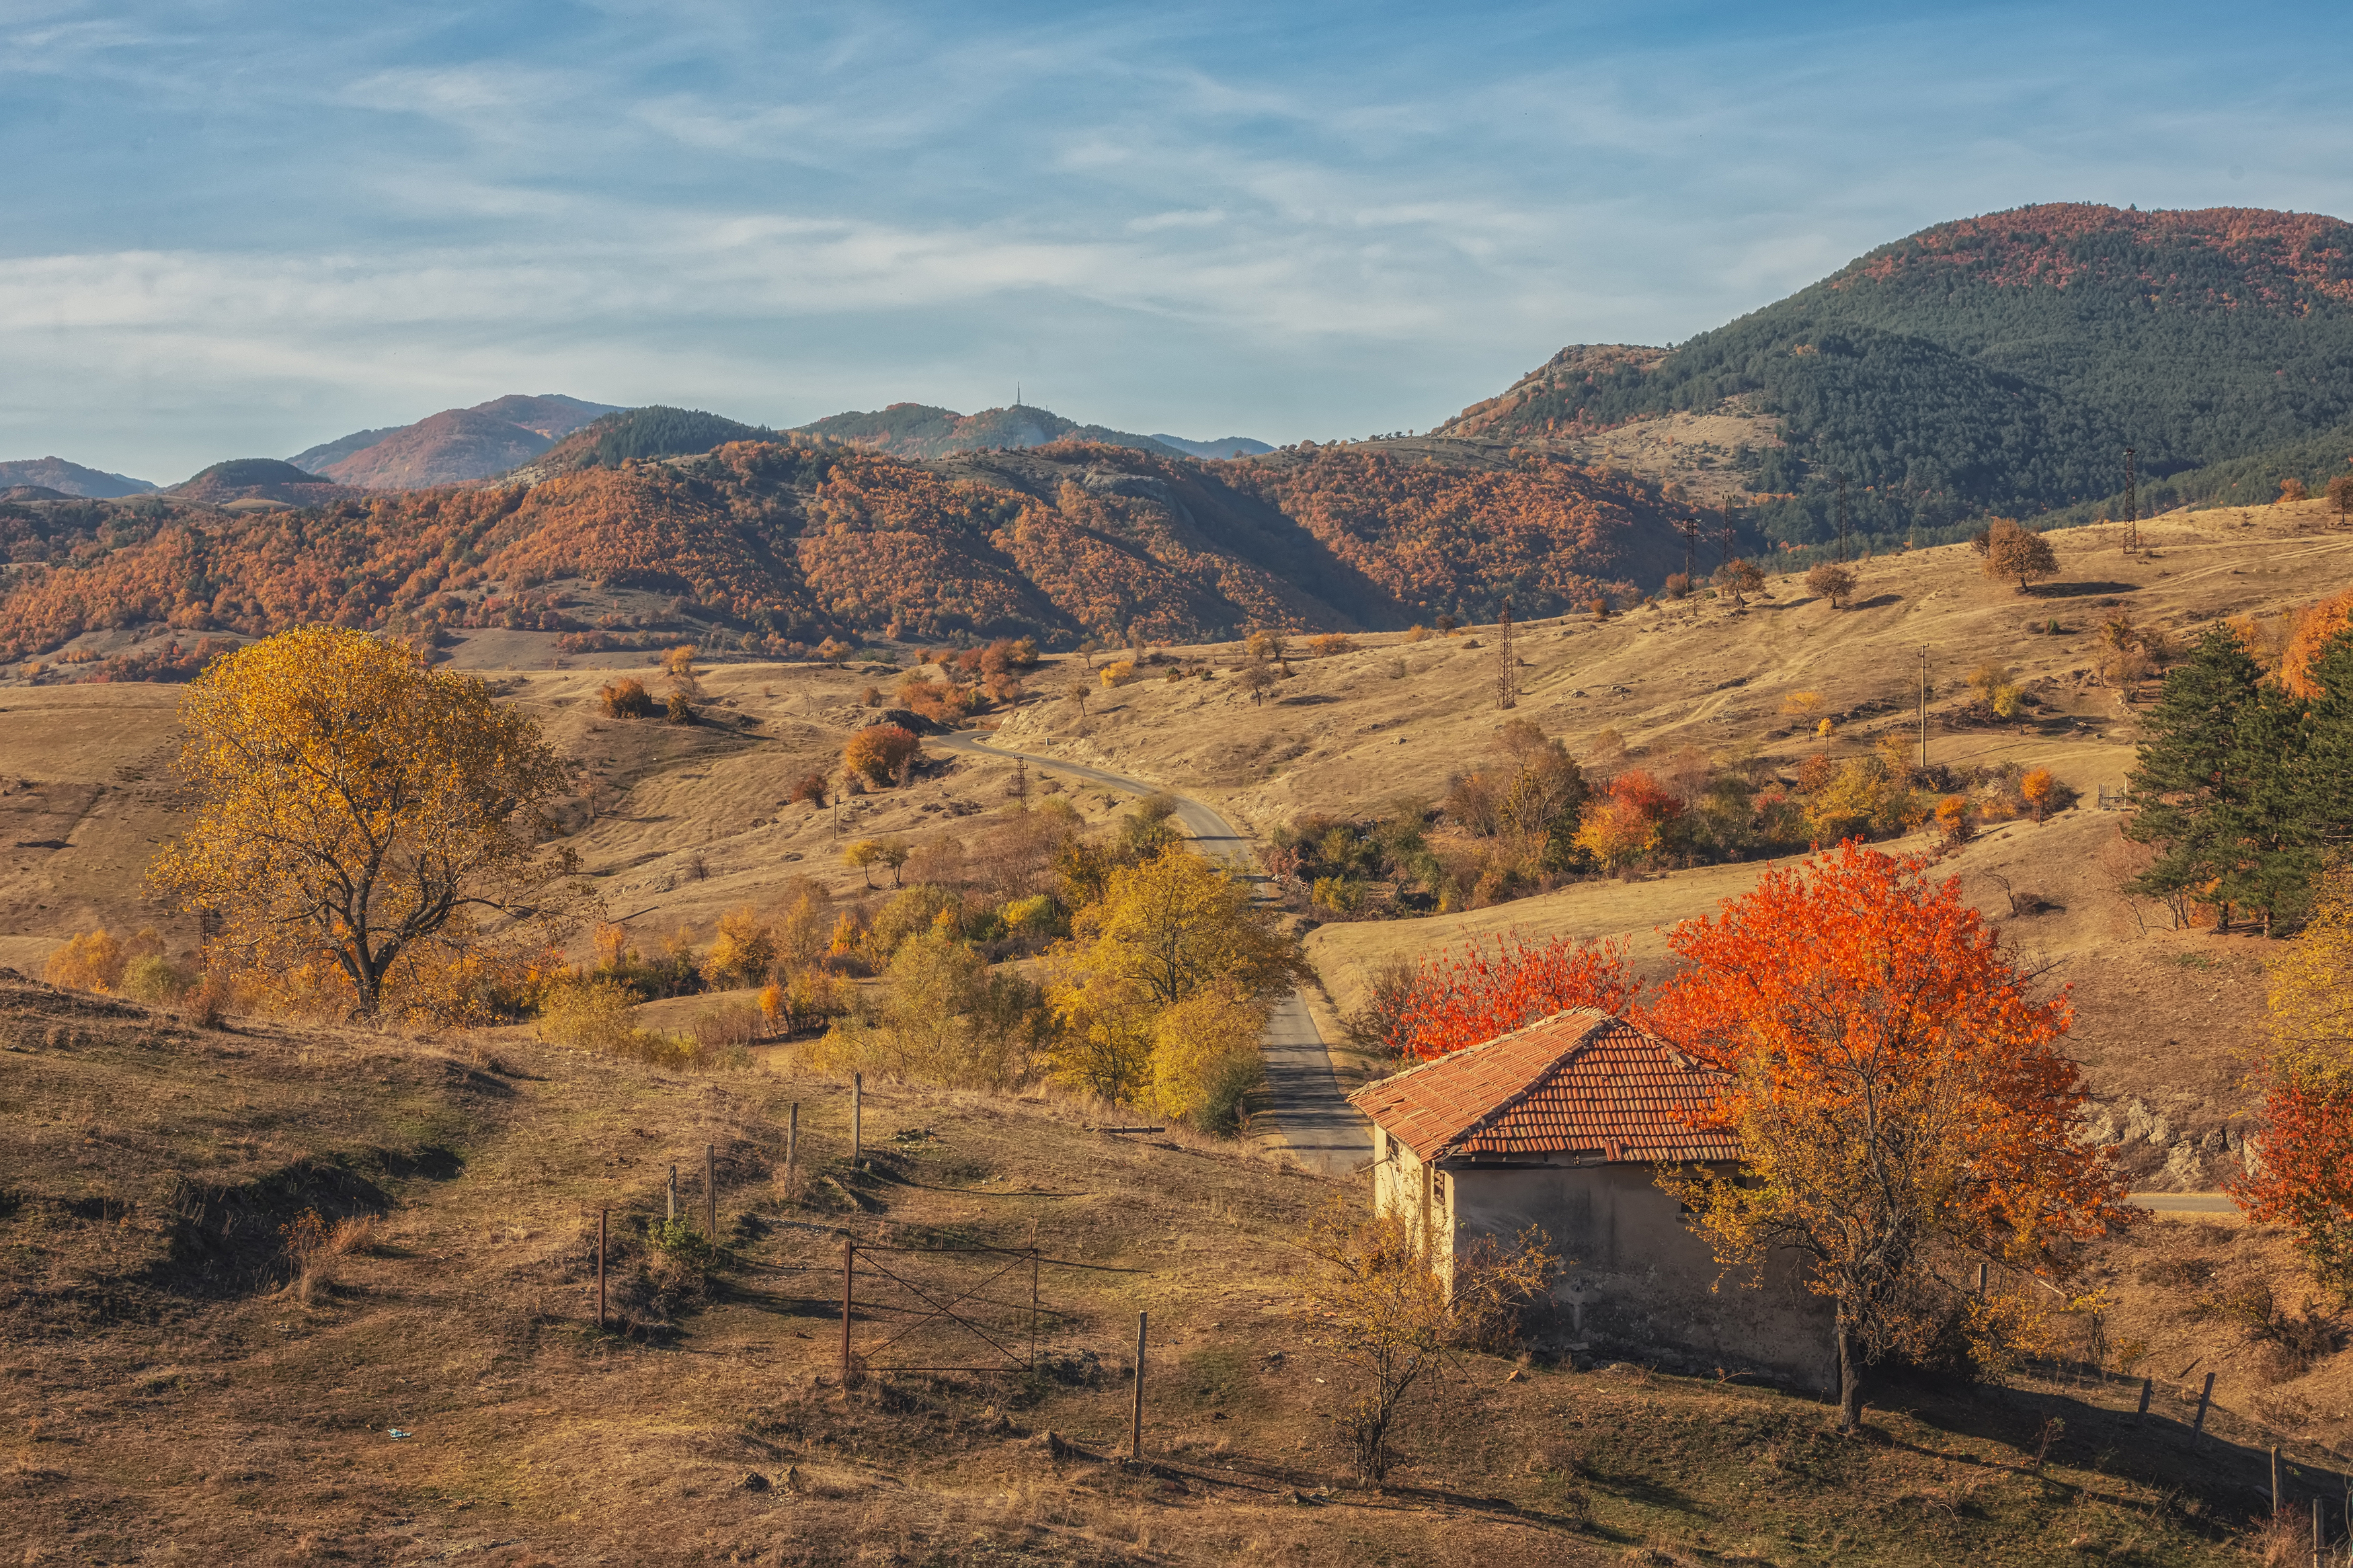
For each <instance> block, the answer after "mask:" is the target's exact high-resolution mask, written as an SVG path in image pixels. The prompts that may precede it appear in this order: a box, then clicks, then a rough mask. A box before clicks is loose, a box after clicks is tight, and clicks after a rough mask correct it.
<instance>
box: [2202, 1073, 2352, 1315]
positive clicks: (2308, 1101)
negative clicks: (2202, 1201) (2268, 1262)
mask: <svg viewBox="0 0 2353 1568" xmlns="http://www.w3.org/2000/svg"><path fill="white" fill-rule="evenodd" d="M2263 1121H2264V1127H2263V1131H2261V1132H2259V1133H2257V1134H2256V1135H2255V1136H2254V1138H2253V1143H2254V1147H2255V1167H2256V1168H2255V1169H2254V1170H2253V1171H2251V1172H2247V1173H2242V1174H2240V1175H2238V1176H2237V1177H2235V1178H2233V1179H2232V1181H2231V1182H2230V1183H2229V1184H2228V1186H2229V1188H2230V1193H2231V1195H2232V1197H2233V1198H2235V1199H2236V1200H2237V1201H2238V1205H2239V1207H2240V1208H2241V1209H2242V1211H2244V1213H2245V1214H2246V1215H2247V1217H2248V1218H2249V1219H2253V1220H2258V1221H2263V1222H2265V1223H2268V1224H2272V1225H2282V1226H2287V1227H2288V1228H2289V1229H2290V1230H2292V1231H2294V1232H2295V1244H2296V1248H2297V1250H2298V1251H2300V1252H2302V1253H2303V1254H2304V1255H2305V1261H2306V1263H2307V1264H2308V1265H2309V1266H2310V1268H2311V1269H2312V1275H2313V1278H2314V1279H2316V1280H2318V1281H2319V1282H2320V1283H2322V1284H2323V1285H2326V1286H2328V1287H2329V1288H2330V1289H2335V1290H2337V1291H2338V1292H2339V1293H2341V1294H2346V1295H2353V1075H2348V1074H2346V1073H2341V1072H2339V1073H2328V1072H2321V1071H2312V1070H2306V1071H2297V1070H2295V1069H2293V1068H2285V1067H2275V1068H2274V1069H2273V1071H2272V1077H2271V1083H2270V1089H2269V1091H2268V1092H2267V1093H2266V1094H2265V1095H2264V1096H2263Z"/></svg>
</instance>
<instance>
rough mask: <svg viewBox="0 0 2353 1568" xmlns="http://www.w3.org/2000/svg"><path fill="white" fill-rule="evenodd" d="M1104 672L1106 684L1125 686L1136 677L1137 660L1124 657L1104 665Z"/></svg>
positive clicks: (1104, 682)
mask: <svg viewBox="0 0 2353 1568" xmlns="http://www.w3.org/2000/svg"><path fill="white" fill-rule="evenodd" d="M1102 673H1103V684H1104V685H1105V686H1125V685H1126V684H1127V683H1128V682H1129V681H1131V680H1134V679H1135V661H1134V659H1132V658H1123V659H1121V660H1119V661H1118V662H1117V663H1114V664H1107V665H1104V666H1103V672H1102Z"/></svg>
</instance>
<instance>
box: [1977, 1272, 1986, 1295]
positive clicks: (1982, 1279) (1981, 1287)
mask: <svg viewBox="0 0 2353 1568" xmlns="http://www.w3.org/2000/svg"><path fill="white" fill-rule="evenodd" d="M1985 1288H1986V1266H1985V1265H1984V1264H1982V1263H1980V1264H1978V1300H1980V1301H1982V1300H1985Z"/></svg>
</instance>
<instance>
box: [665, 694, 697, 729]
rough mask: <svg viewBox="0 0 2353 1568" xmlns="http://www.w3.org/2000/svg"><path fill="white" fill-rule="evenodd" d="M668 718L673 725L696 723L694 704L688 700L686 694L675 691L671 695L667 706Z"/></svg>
mask: <svg viewBox="0 0 2353 1568" xmlns="http://www.w3.org/2000/svg"><path fill="white" fill-rule="evenodd" d="M667 717H668V719H669V721H670V723H673V724H691V723H693V722H694V717H695V715H694V704H693V703H691V702H690V701H688V700H687V698H686V693H685V692H683V691H673V692H671V693H670V701H669V703H668V704H667Z"/></svg>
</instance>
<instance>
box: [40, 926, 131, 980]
mask: <svg viewBox="0 0 2353 1568" xmlns="http://www.w3.org/2000/svg"><path fill="white" fill-rule="evenodd" d="M123 963H124V959H123V953H122V944H121V942H117V941H115V940H114V938H113V937H112V936H111V935H110V934H108V932H107V930H106V928H105V927H104V926H100V927H99V928H98V929H97V930H95V931H87V932H84V931H77V932H75V933H74V934H73V935H72V936H69V937H68V938H67V939H66V944H65V945H64V946H63V947H61V948H59V949H58V950H57V952H53V953H51V954H49V961H48V963H46V964H44V965H43V966H42V968H41V978H42V979H43V980H46V981H47V982H48V983H49V984H52V985H64V986H69V987H71V988H72V989H74V990H76V991H111V990H113V989H114V987H115V986H116V985H117V984H120V983H121V979H122V965H123Z"/></svg>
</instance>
